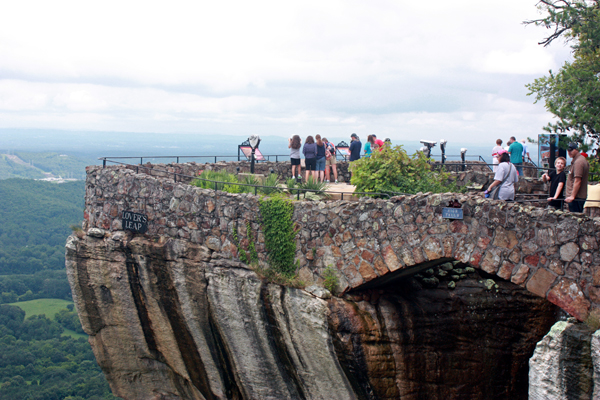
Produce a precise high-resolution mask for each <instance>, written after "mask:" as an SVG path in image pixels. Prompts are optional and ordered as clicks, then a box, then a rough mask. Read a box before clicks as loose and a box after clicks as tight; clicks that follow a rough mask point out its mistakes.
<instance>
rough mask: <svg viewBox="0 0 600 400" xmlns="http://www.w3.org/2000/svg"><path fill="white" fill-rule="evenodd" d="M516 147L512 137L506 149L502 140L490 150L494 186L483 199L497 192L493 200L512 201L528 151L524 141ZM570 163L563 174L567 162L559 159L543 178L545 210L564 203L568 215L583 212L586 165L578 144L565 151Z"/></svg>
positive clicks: (573, 144) (497, 141)
mask: <svg viewBox="0 0 600 400" xmlns="http://www.w3.org/2000/svg"><path fill="white" fill-rule="evenodd" d="M522 143H523V144H521V143H519V142H518V141H517V140H516V139H515V137H514V136H513V137H511V138H510V139H509V141H508V145H509V146H508V147H507V148H506V149H504V148H502V139H498V140H496V146H495V147H494V148H493V149H492V156H493V157H494V182H492V184H491V185H490V186H489V187H488V189H487V190H486V191H485V194H486V196H488V195H489V194H490V193H493V191H494V189H495V188H497V189H496V190H497V191H498V193H497V195H496V196H495V197H496V198H498V199H500V200H505V201H513V200H514V199H515V192H516V187H515V185H516V184H517V182H518V181H519V176H523V162H524V161H525V160H526V159H530V158H529V151H528V150H527V145H526V144H525V141H522ZM567 153H568V155H569V157H570V158H571V159H572V162H571V169H570V171H569V172H568V174H567V173H565V168H566V166H567V160H566V159H565V158H564V157H558V158H557V159H556V160H555V162H554V167H555V170H550V171H548V172H546V173H544V174H543V175H542V180H543V181H544V182H550V190H549V196H548V206H550V207H554V208H557V209H562V203H563V201H564V202H565V203H567V204H568V206H569V211H571V212H583V206H584V204H585V201H586V198H587V186H588V175H589V164H588V162H587V160H586V159H585V157H584V156H583V155H581V153H580V151H579V147H578V145H577V143H569V147H568V149H567Z"/></svg>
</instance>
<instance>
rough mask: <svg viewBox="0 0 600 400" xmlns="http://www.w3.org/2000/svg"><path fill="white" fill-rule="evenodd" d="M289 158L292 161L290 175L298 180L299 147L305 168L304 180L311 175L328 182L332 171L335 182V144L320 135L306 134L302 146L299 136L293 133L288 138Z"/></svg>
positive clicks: (300, 169)
mask: <svg viewBox="0 0 600 400" xmlns="http://www.w3.org/2000/svg"><path fill="white" fill-rule="evenodd" d="M288 147H289V148H290V160H291V163H292V177H293V178H296V179H297V180H298V181H300V180H301V179H302V175H301V174H302V166H301V163H300V148H302V154H304V166H305V168H306V180H307V181H308V178H309V177H312V179H313V180H315V181H318V182H325V183H329V180H330V177H331V172H333V176H334V180H335V183H337V181H338V175H337V166H336V159H335V145H334V144H333V143H331V142H330V141H329V140H327V138H321V135H315V137H314V138H313V137H312V136H308V137H307V138H306V142H305V143H304V146H302V139H300V136H298V135H294V136H292V137H291V138H290V139H289V145H288Z"/></svg>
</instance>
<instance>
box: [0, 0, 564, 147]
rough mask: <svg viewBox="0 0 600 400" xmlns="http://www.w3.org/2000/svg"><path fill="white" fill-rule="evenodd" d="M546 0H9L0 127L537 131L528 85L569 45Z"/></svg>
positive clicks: (483, 134) (2, 39)
mask: <svg viewBox="0 0 600 400" xmlns="http://www.w3.org/2000/svg"><path fill="white" fill-rule="evenodd" d="M536 3H537V2H536V1H532V0H505V1H503V2H491V1H482V0H453V1H448V0H429V1H426V2H425V1H423V2H416V1H406V0H396V1H379V0H370V1H352V0H350V1H348V0H346V1H331V0H318V1H313V0H304V1H301V2H300V1H281V0H277V1H261V0H258V1H210V2H208V1H170V2H163V1H161V2H155V1H143V2H135V1H102V2H90V1H81V0H77V1H61V0H56V1H47V0H45V1H10V2H4V4H3V5H2V8H1V11H2V12H1V13H0V128H15V127H20V128H42V129H44V128H45V129H67V130H86V131H87V130H108V131H131V132H164V133H186V132H190V133H196V134H198V133H201V134H217V135H218V134H240V135H245V136H247V135H248V134H251V133H258V134H263V135H281V136H289V135H291V134H300V135H302V136H306V135H308V134H316V133H321V134H322V135H323V134H324V135H330V136H336V137H341V136H349V134H350V133H352V132H357V133H359V134H361V135H364V136H366V135H367V134H369V133H377V134H379V135H381V136H383V137H390V138H392V140H415V139H421V138H423V139H432V140H439V139H440V138H445V139H447V140H450V141H453V142H457V141H460V142H467V143H481V144H487V143H492V144H493V142H494V141H495V139H496V138H498V137H499V138H502V139H506V138H508V137H509V136H511V135H515V136H517V138H524V137H527V136H530V137H533V136H537V134H538V133H541V132H542V131H541V127H542V126H544V125H545V124H546V123H547V122H548V121H550V120H551V116H550V115H549V114H547V113H546V112H545V110H544V107H543V104H537V105H534V104H533V99H532V98H531V97H530V96H529V97H528V96H526V93H527V89H526V88H525V87H524V85H525V84H526V83H528V82H531V81H533V80H534V79H535V78H536V77H539V76H542V75H544V74H546V73H547V72H548V70H549V69H554V70H556V69H557V68H558V67H559V66H560V65H561V64H562V63H563V62H564V61H565V60H566V59H567V58H568V57H569V51H568V48H567V47H565V46H564V45H563V44H562V43H556V44H553V45H552V46H551V47H549V48H543V47H542V46H539V45H538V44H537V42H539V41H540V40H541V39H543V38H544V37H545V36H546V35H547V34H548V32H547V31H546V30H544V29H542V28H536V27H533V26H527V27H526V26H524V25H523V24H522V22H523V21H524V20H526V19H531V18H537V17H539V14H538V11H537V9H536ZM381 136H380V137H381Z"/></svg>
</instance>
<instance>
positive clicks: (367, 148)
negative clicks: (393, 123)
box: [365, 135, 375, 158]
mask: <svg viewBox="0 0 600 400" xmlns="http://www.w3.org/2000/svg"><path fill="white" fill-rule="evenodd" d="M374 146H375V139H374V138H373V135H369V136H367V143H365V157H367V158H368V157H371V153H372V152H373V148H374Z"/></svg>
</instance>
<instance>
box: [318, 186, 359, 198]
mask: <svg viewBox="0 0 600 400" xmlns="http://www.w3.org/2000/svg"><path fill="white" fill-rule="evenodd" d="M355 189H356V186H354V185H348V184H347V183H330V184H329V185H328V186H327V189H326V190H327V192H336V193H328V194H329V196H330V197H331V198H332V199H334V200H340V199H341V198H342V194H343V199H344V200H358V197H357V196H352V193H354V190H355Z"/></svg>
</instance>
